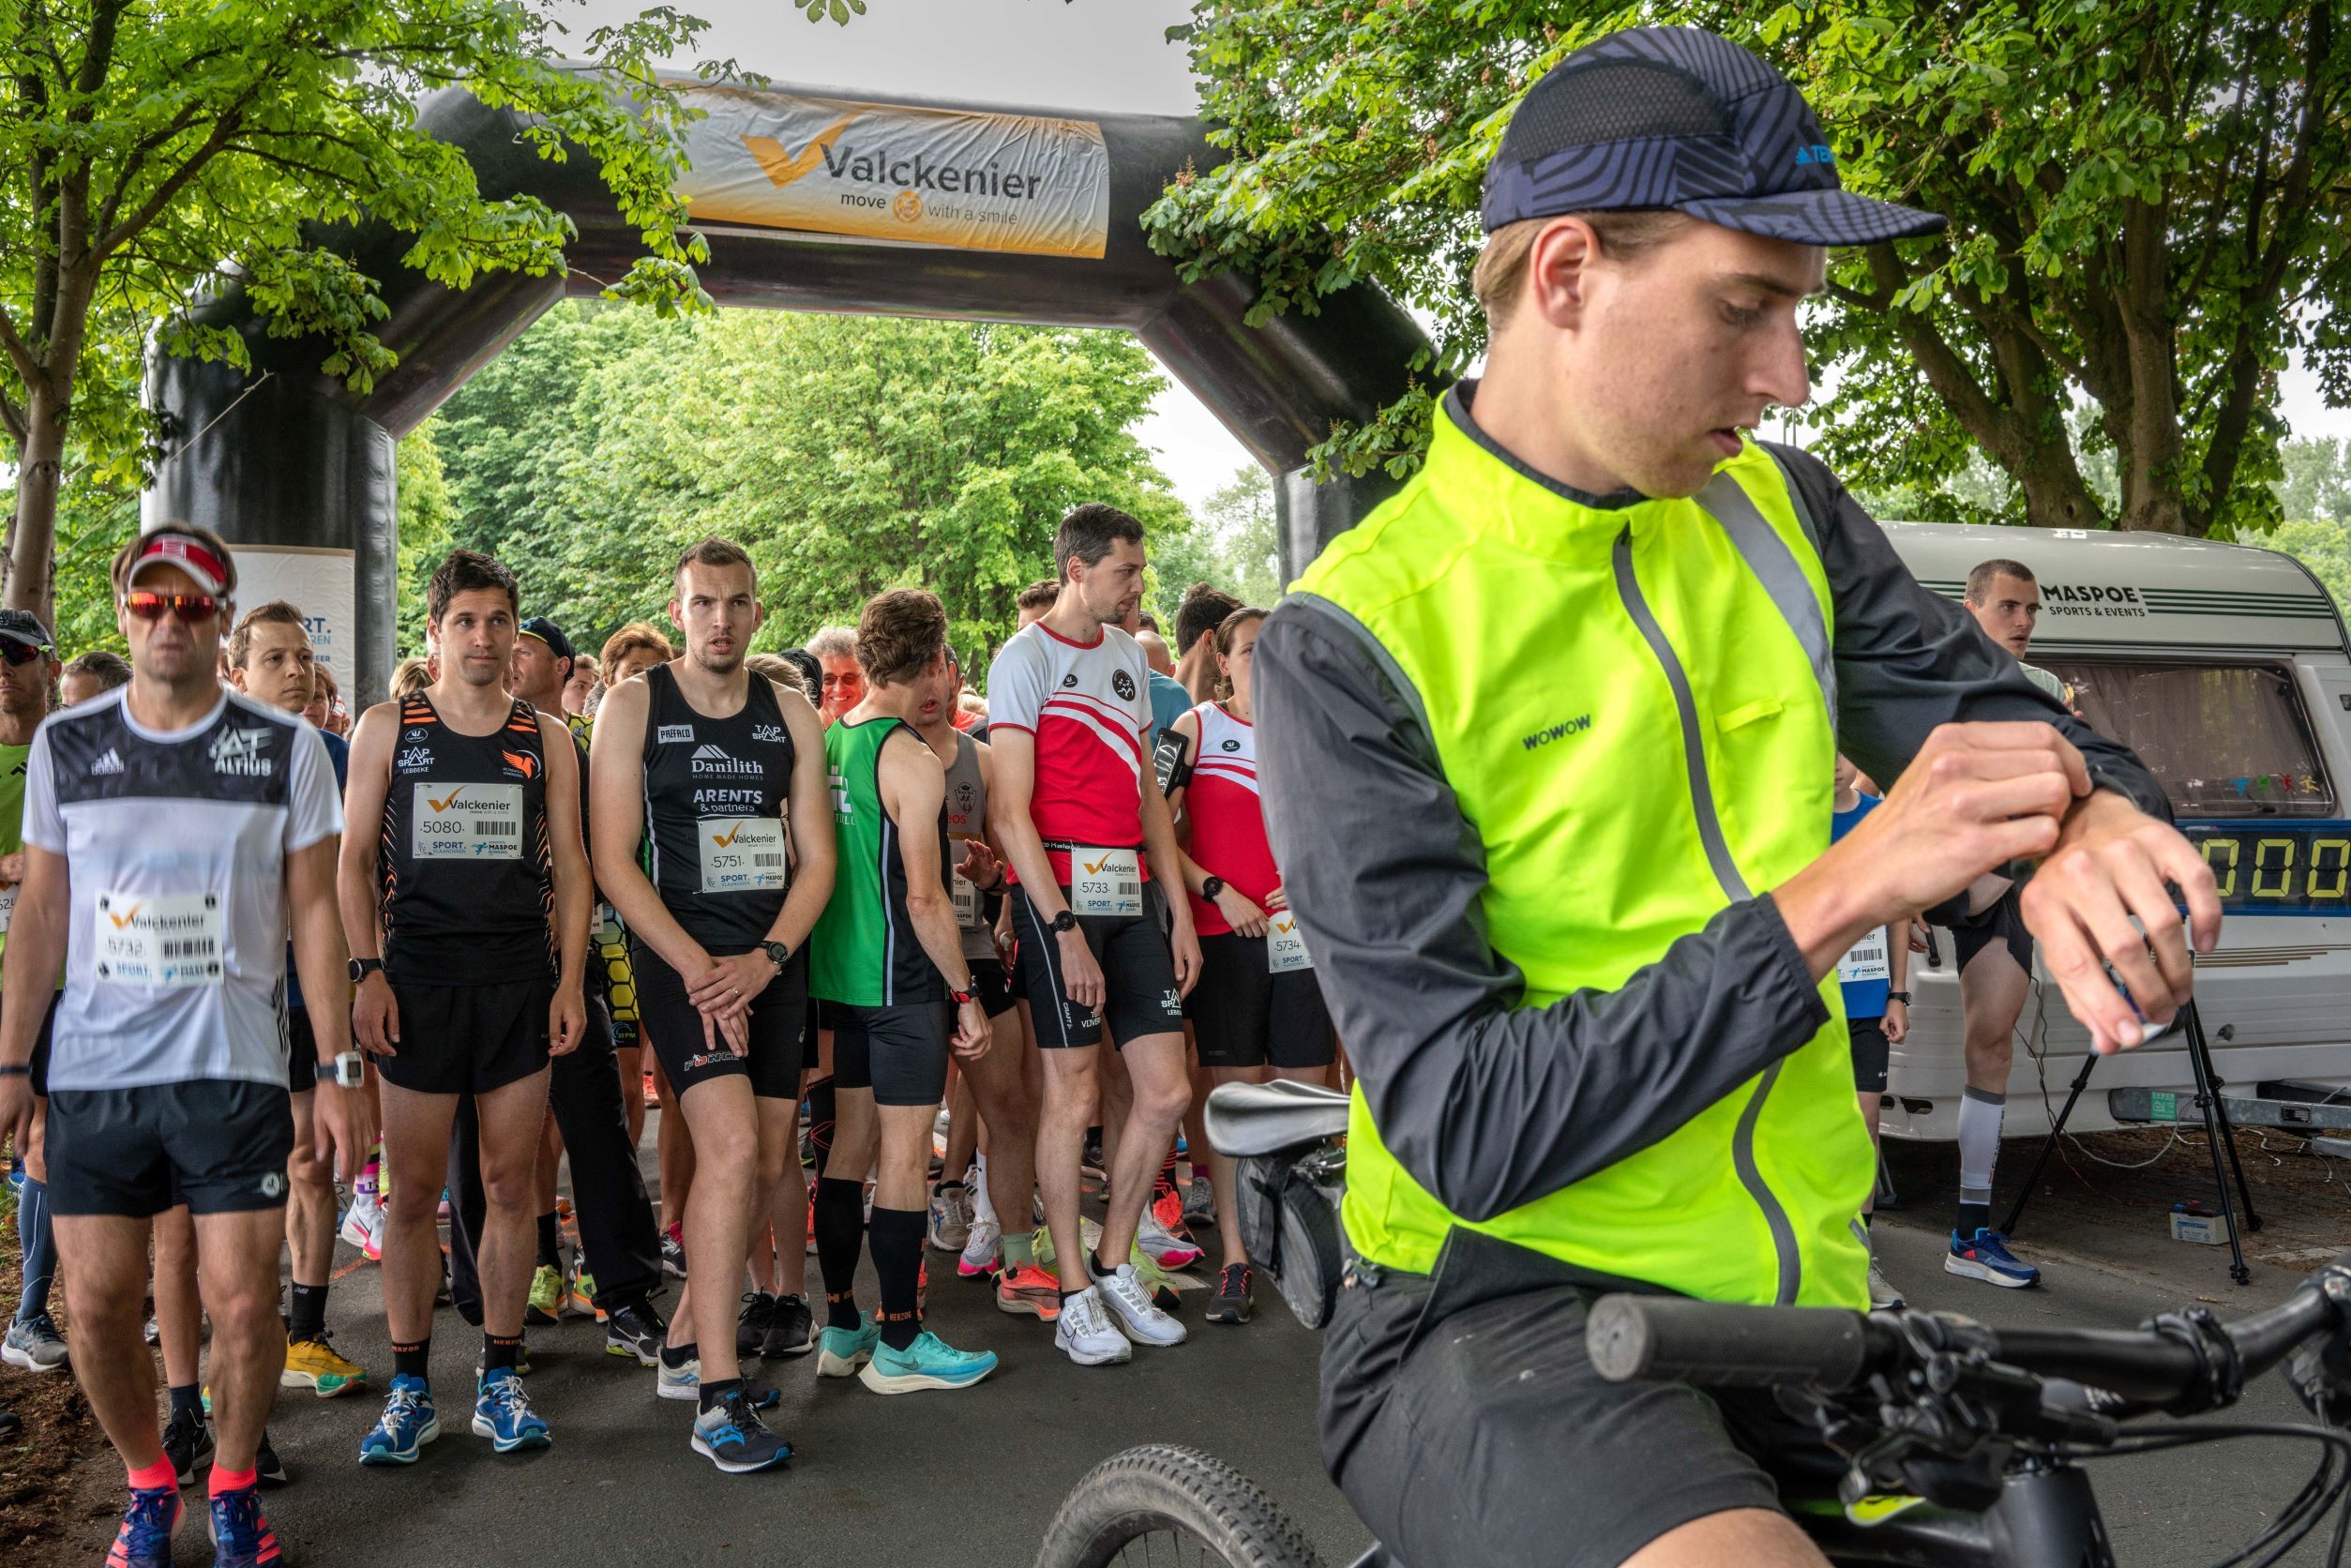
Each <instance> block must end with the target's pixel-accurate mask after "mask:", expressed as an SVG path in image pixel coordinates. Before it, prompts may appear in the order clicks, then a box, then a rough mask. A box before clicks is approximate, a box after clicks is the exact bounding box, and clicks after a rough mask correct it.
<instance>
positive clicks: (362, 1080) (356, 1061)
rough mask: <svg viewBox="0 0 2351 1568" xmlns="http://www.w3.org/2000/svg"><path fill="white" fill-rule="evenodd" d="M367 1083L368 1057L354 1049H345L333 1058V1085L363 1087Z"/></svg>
mask: <svg viewBox="0 0 2351 1568" xmlns="http://www.w3.org/2000/svg"><path fill="white" fill-rule="evenodd" d="M367 1083H368V1059H367V1058H366V1057H364V1056H361V1055H360V1054H359V1053H358V1052H357V1051H355V1050H347V1051H345V1052H343V1053H342V1054H341V1055H340V1056H338V1057H337V1058H335V1086H336V1087H337V1088H339V1089H364V1088H366V1087H367Z"/></svg>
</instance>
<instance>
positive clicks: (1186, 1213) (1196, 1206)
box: [1183, 1170, 1216, 1226]
mask: <svg viewBox="0 0 2351 1568" xmlns="http://www.w3.org/2000/svg"><path fill="white" fill-rule="evenodd" d="M1183 1223H1184V1224H1185V1225H1187V1226H1189V1225H1213V1224H1215V1223H1216V1190H1215V1188H1214V1187H1213V1186H1211V1185H1210V1184H1209V1180H1208V1172H1206V1171H1204V1170H1203V1171H1201V1172H1200V1173H1199V1174H1198V1175H1197V1176H1195V1177H1193V1178H1192V1184H1191V1185H1190V1186H1188V1187H1186V1188H1184V1189H1183Z"/></svg>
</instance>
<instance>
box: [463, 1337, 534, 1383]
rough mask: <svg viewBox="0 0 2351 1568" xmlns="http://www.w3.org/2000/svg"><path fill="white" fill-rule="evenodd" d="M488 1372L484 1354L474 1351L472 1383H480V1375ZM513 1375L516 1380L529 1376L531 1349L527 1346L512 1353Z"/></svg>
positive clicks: (488, 1366)
mask: <svg viewBox="0 0 2351 1568" xmlns="http://www.w3.org/2000/svg"><path fill="white" fill-rule="evenodd" d="M489 1370H490V1364H489V1362H488V1360H487V1358H486V1355H485V1352H483V1351H481V1350H476V1351H475V1352H474V1381H475V1382H476V1383H478V1382H480V1381H481V1380H482V1374H483V1373H485V1372H487V1371H489ZM514 1375H515V1376H516V1377H518V1378H527V1377H529V1376H530V1375H531V1348H530V1347H529V1346H527V1345H525V1346H524V1347H523V1348H522V1349H520V1350H517V1351H516V1352H515V1353H514Z"/></svg>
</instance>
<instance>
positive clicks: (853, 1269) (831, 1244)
mask: <svg viewBox="0 0 2351 1568" xmlns="http://www.w3.org/2000/svg"><path fill="white" fill-rule="evenodd" d="M815 1214H816V1256H817V1267H818V1270H819V1271H820V1272H821V1274H823V1275H824V1293H825V1296H826V1299H827V1300H828V1301H829V1300H830V1299H831V1298H832V1297H835V1296H841V1297H847V1296H849V1295H850V1294H851V1292H852V1291H854V1290H855V1289H856V1286H857V1254H858V1253H859V1252H861V1251H863V1250H864V1247H865V1236H866V1184H864V1183H863V1182H844V1181H841V1180H839V1179H837V1178H836V1177H832V1176H826V1177H822V1178H820V1179H819V1181H818V1182H817V1184H816V1202H815ZM850 1312H851V1317H850V1319H848V1320H847V1321H843V1320H842V1319H841V1316H840V1310H839V1306H838V1304H835V1307H834V1316H833V1319H832V1326H833V1327H835V1328H836V1329H853V1328H855V1327H856V1326H857V1322H856V1319H855V1316H854V1314H855V1312H856V1307H855V1306H854V1305H853V1304H852V1305H851V1307H850Z"/></svg>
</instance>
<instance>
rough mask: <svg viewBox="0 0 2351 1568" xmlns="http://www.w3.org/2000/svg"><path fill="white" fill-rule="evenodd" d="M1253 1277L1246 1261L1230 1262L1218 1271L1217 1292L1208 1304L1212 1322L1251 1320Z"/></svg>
mask: <svg viewBox="0 0 2351 1568" xmlns="http://www.w3.org/2000/svg"><path fill="white" fill-rule="evenodd" d="M1251 1277H1252V1275H1251V1273H1250V1269H1249V1265H1248V1264H1246V1263H1228V1264H1226V1265H1225V1266H1224V1267H1223V1268H1222V1269H1219V1270H1218V1271H1217V1272H1216V1294H1215V1295H1214V1296H1213V1298H1211V1299H1210V1301H1209V1304H1208V1320H1209V1321H1210V1322H1212V1323H1245V1322H1247V1321H1248V1320H1249V1312H1250V1304H1249V1281H1250V1279H1251Z"/></svg>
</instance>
